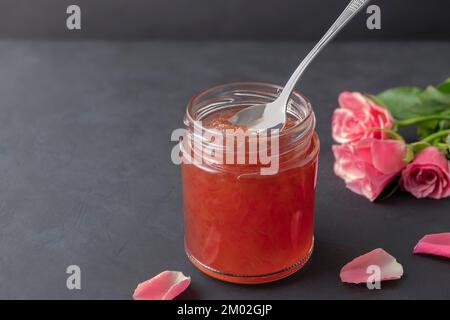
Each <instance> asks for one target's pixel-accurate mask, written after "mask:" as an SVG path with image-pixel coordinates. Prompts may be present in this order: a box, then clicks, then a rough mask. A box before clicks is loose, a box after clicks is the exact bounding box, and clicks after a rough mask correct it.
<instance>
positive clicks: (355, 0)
mask: <svg viewBox="0 0 450 320" xmlns="http://www.w3.org/2000/svg"><path fill="white" fill-rule="evenodd" d="M369 2H370V0H352V1H350V3H349V4H348V6H347V8H345V10H344V11H343V12H342V14H341V15H340V16H339V18H337V20H336V22H335V23H334V24H333V25H332V26H331V28H330V29H329V30H328V31H327V33H325V35H324V36H323V37H322V39H320V41H319V42H318V43H317V44H316V46H315V47H314V48H313V49H312V50H311V52H310V53H308V55H307V56H306V58H305V59H304V60H303V61H302V62H301V63H300V65H299V66H298V67H297V69H296V70H295V71H294V73H293V74H292V76H291V77H290V79H289V81H288V82H287V83H286V85H285V87H284V89H283V91H282V92H281V94H280V95H279V96H278V98H277V99H276V100H275V101H273V102H271V103H268V104H259V105H254V106H251V107H248V108H245V109H243V110H241V111H239V112H238V113H236V114H235V115H234V116H232V117H231V118H230V119H228V120H229V121H230V122H231V123H232V124H235V125H243V126H246V127H248V128H249V129H252V130H256V131H262V130H267V129H282V128H283V126H284V124H285V123H286V108H287V104H288V101H289V98H290V96H291V94H292V91H293V90H294V88H295V85H296V84H297V82H298V80H299V79H300V77H301V76H302V75H303V72H304V71H305V70H306V68H307V67H308V65H309V64H310V63H311V61H312V60H313V59H314V58H315V57H316V56H317V54H318V53H319V52H320V51H321V50H322V49H323V48H324V47H325V45H327V44H328V43H329V42H330V41H331V40H332V39H333V38H334V36H335V35H336V34H337V33H338V32H339V31H340V30H341V29H342V28H343V27H344V26H345V25H346V24H347V23H348V22H349V21H350V20H351V19H352V18H353V17H354V16H356V14H357V13H358V12H359V11H360V10H361V9H362V8H363V7H364V6H365V5H366V4H367V3H369Z"/></svg>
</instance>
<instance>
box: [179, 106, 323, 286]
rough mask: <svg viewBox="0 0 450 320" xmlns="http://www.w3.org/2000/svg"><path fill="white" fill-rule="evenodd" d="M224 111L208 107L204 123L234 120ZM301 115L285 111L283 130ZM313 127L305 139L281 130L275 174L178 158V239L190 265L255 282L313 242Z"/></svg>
mask: <svg viewBox="0 0 450 320" xmlns="http://www.w3.org/2000/svg"><path fill="white" fill-rule="evenodd" d="M233 112H235V111H233ZM228 117H229V114H226V116H225V115H224V114H221V113H220V112H218V113H216V114H214V113H213V114H212V115H211V116H210V118H208V119H204V120H205V121H204V122H203V125H204V126H205V127H207V128H215V129H219V130H223V129H230V128H233V126H232V125H231V124H230V123H229V122H228V121H227V119H228ZM300 122H301V121H299V120H298V119H296V118H294V117H290V118H289V122H288V125H287V126H286V128H285V129H283V131H286V132H289V130H290V129H292V128H295V127H296V126H298V125H299V124H300ZM313 127H314V125H313V126H312V128H310V129H309V130H312V131H311V132H310V133H311V134H310V135H309V141H306V142H307V143H305V141H304V139H303V140H302V142H303V143H298V144H296V143H295V142H294V143H292V142H290V143H288V142H289V141H291V140H290V139H287V138H286V141H285V140H283V138H280V158H279V172H278V173H276V174H274V175H261V174H260V173H259V172H258V171H257V170H255V165H247V164H235V165H229V164H227V165H223V166H217V165H216V166H209V165H208V163H207V161H206V162H205V163H202V164H201V165H198V164H195V163H184V164H182V179H183V196H184V217H185V246H186V252H187V254H188V257H189V258H190V260H191V261H192V262H193V263H194V265H195V266H197V267H198V268H199V269H200V270H202V271H203V272H205V273H207V274H209V275H210V276H212V277H215V278H218V279H221V280H225V281H229V282H235V283H262V282H269V281H274V280H277V279H281V278H283V277H286V276H288V275H290V274H292V273H294V272H295V271H297V270H298V269H300V268H301V267H302V266H303V265H304V264H305V263H306V261H307V260H308V259H309V257H310V255H311V252H312V248H313V225H314V198H315V196H314V195H315V189H316V177H317V153H318V148H319V142H318V138H317V136H316V134H314V133H313V130H314V128H313ZM234 128H235V127H234ZM244 129H245V128H244ZM283 131H282V132H281V134H280V136H281V135H282V134H283ZM288 144H289V145H288Z"/></svg>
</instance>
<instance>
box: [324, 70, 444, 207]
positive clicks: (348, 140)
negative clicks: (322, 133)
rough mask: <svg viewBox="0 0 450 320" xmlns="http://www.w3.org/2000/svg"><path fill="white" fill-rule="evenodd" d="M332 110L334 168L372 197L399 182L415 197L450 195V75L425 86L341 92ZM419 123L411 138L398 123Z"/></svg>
mask: <svg viewBox="0 0 450 320" xmlns="http://www.w3.org/2000/svg"><path fill="white" fill-rule="evenodd" d="M339 105H340V107H339V108H337V109H336V110H335V111H334V114H333V122H332V133H333V138H334V140H335V141H336V142H338V143H340V144H339V145H334V146H333V153H334V156H335V159H336V162H335V166H334V171H335V173H336V175H337V176H339V177H341V178H342V179H343V180H344V181H345V183H346V185H347V187H348V188H349V189H350V190H352V191H353V192H356V193H358V194H361V195H363V196H365V197H366V198H368V199H369V200H370V201H374V200H375V199H376V198H378V196H379V195H380V194H381V193H382V192H383V191H384V190H385V189H386V188H387V186H392V185H393V184H395V185H394V187H393V188H392V192H393V191H395V190H397V189H398V187H400V188H401V189H402V190H404V191H408V192H410V193H411V194H413V195H414V196H415V197H417V198H426V197H428V198H434V199H441V198H445V197H450V162H449V159H450V79H448V80H446V81H445V82H444V83H442V84H440V85H438V86H437V87H433V86H429V87H427V88H426V89H421V88H417V87H400V88H394V89H391V90H388V91H385V92H383V93H381V94H379V95H377V96H373V95H363V94H361V93H358V92H343V93H342V94H341V95H340V96H339ZM410 125H415V126H416V127H417V135H418V137H419V140H417V141H415V142H412V143H407V142H405V139H404V138H403V137H402V136H401V135H400V134H399V129H400V128H402V127H405V126H410Z"/></svg>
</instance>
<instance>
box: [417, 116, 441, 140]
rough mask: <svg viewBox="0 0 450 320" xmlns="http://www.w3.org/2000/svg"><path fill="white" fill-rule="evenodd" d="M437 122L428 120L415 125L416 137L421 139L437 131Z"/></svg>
mask: <svg viewBox="0 0 450 320" xmlns="http://www.w3.org/2000/svg"><path fill="white" fill-rule="evenodd" d="M438 125H439V120H429V121H424V122H421V123H418V124H417V135H418V136H419V137H420V138H421V139H423V138H426V137H428V136H429V135H431V134H433V133H435V132H436V131H439V130H438Z"/></svg>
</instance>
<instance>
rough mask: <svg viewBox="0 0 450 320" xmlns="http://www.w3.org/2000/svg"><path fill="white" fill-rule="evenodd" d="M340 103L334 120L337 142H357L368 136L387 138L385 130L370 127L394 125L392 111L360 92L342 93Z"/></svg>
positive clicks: (390, 127)
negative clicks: (375, 129)
mask: <svg viewBox="0 0 450 320" xmlns="http://www.w3.org/2000/svg"><path fill="white" fill-rule="evenodd" d="M339 105H340V108H338V109H336V110H335V111H334V114H333V122H332V132H333V138H334V140H336V142H339V143H348V142H357V141H359V140H361V139H363V138H366V137H372V138H375V139H386V138H387V134H386V133H385V132H383V131H374V130H368V129H369V128H382V129H392V128H393V127H394V119H393V118H392V115H391V113H390V112H389V111H388V110H387V109H386V108H383V107H380V106H378V105H376V104H375V103H374V102H373V101H372V100H370V99H368V98H366V97H365V96H363V95H362V94H361V93H359V92H343V93H341V95H340V96H339Z"/></svg>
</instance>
